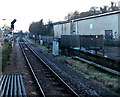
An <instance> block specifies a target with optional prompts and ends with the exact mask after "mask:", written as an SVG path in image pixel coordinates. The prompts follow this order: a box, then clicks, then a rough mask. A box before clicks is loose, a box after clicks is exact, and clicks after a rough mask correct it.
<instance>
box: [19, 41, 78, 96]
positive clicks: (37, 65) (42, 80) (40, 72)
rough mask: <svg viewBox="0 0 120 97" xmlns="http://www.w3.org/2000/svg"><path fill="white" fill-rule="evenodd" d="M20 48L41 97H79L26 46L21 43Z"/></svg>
mask: <svg viewBox="0 0 120 97" xmlns="http://www.w3.org/2000/svg"><path fill="white" fill-rule="evenodd" d="M20 47H21V49H22V52H23V54H24V56H25V59H26V61H27V63H28V65H29V67H30V69H31V72H32V74H33V76H34V78H35V80H36V82H37V85H38V87H39V90H40V95H41V97H79V95H78V94H77V93H76V92H75V91H74V90H73V89H71V88H70V87H69V86H68V85H67V84H66V83H65V82H64V81H63V80H62V79H61V78H60V77H59V76H58V75H57V74H56V73H55V72H54V71H53V70H52V69H51V68H50V67H49V66H48V65H47V64H46V63H45V62H44V61H43V60H42V59H41V58H40V57H39V56H38V55H37V54H36V53H35V52H34V51H33V50H32V49H31V48H30V47H29V46H28V45H27V44H25V43H24V42H21V43H20Z"/></svg>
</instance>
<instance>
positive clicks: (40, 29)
mask: <svg viewBox="0 0 120 97" xmlns="http://www.w3.org/2000/svg"><path fill="white" fill-rule="evenodd" d="M29 31H30V33H34V34H40V35H50V36H53V23H52V21H50V20H49V22H48V24H47V25H45V24H44V23H43V19H41V20H40V21H38V22H32V23H31V24H30V26H29Z"/></svg>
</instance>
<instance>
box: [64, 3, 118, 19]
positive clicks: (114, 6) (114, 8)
mask: <svg viewBox="0 0 120 97" xmlns="http://www.w3.org/2000/svg"><path fill="white" fill-rule="evenodd" d="M118 10H120V7H119V6H117V4H116V3H115V2H111V6H110V7H109V6H107V5H106V6H103V7H96V6H93V7H91V8H90V9H89V11H86V12H81V13H80V12H79V11H77V10H76V11H75V12H71V13H68V14H67V16H65V20H68V21H69V20H73V19H77V18H83V17H87V16H92V15H98V14H102V13H107V12H112V11H118Z"/></svg>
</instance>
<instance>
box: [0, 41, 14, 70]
mask: <svg viewBox="0 0 120 97" xmlns="http://www.w3.org/2000/svg"><path fill="white" fill-rule="evenodd" d="M11 51H12V47H11V43H9V42H5V43H4V44H3V47H2V68H3V70H4V68H5V66H6V65H7V62H8V60H9V57H10V54H11Z"/></svg>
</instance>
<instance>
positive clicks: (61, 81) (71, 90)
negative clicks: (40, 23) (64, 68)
mask: <svg viewBox="0 0 120 97" xmlns="http://www.w3.org/2000/svg"><path fill="white" fill-rule="evenodd" d="M26 46H27V47H28V48H29V49H30V50H31V51H32V53H33V54H34V55H35V56H36V57H37V58H38V59H39V60H40V61H41V62H42V63H43V64H44V65H45V66H46V67H47V68H48V69H49V70H50V72H51V73H52V74H53V75H54V76H55V77H56V78H57V79H58V81H59V82H60V83H61V84H63V86H64V87H65V88H66V89H67V90H68V91H69V92H70V93H71V94H72V95H73V96H74V97H79V95H78V94H77V93H76V92H75V91H74V90H73V89H72V88H71V87H70V86H69V85H67V83H65V81H64V80H63V79H61V78H60V77H59V76H58V74H56V73H55V72H54V71H53V70H52V69H51V68H50V66H49V65H48V64H47V63H46V62H45V61H44V60H43V59H41V58H40V56H39V55H38V54H37V53H36V52H35V51H34V50H33V49H32V48H31V47H30V46H28V45H27V44H26Z"/></svg>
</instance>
